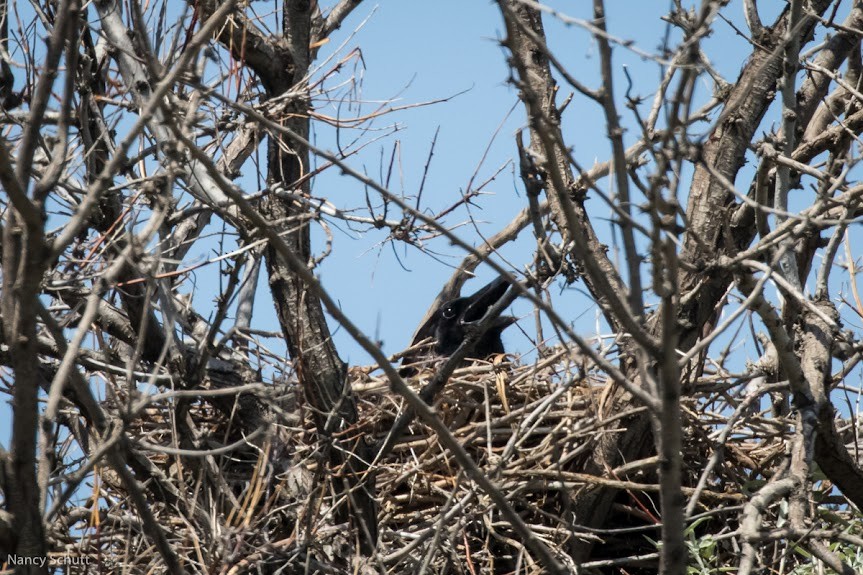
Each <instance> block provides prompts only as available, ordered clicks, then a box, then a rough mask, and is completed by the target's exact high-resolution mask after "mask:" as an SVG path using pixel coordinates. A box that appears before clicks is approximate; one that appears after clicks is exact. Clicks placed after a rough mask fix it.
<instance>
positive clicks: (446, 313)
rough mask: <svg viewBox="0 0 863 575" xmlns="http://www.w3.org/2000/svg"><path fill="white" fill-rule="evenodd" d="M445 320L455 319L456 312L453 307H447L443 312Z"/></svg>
mask: <svg viewBox="0 0 863 575" xmlns="http://www.w3.org/2000/svg"><path fill="white" fill-rule="evenodd" d="M443 317H444V319H452V318H454V317H455V310H454V309H453V308H451V307H446V308H444V310H443Z"/></svg>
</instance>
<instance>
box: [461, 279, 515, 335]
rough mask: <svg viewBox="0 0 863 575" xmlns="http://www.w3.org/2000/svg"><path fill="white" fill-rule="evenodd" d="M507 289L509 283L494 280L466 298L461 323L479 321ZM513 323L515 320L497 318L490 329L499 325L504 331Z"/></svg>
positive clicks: (502, 280) (503, 280)
mask: <svg viewBox="0 0 863 575" xmlns="http://www.w3.org/2000/svg"><path fill="white" fill-rule="evenodd" d="M508 289H509V283H508V282H507V281H506V280H505V279H503V278H496V279H495V280H494V281H492V282H491V283H489V284H488V285H486V286H485V287H483V288H482V289H480V290H479V291H478V292H476V293H475V294H473V295H471V296H468V297H467V300H468V306H467V308H466V309H465V312H464V315H463V316H462V318H461V323H475V322H478V321H480V320H481V319H482V318H484V317H485V314H486V313H488V310H489V309H490V308H491V307H492V306H493V305H494V304H496V303H497V302H498V301H500V299H501V298H502V297H503V295H504V294H505V293H506V291H507V290H508ZM502 320H504V321H503V323H500V322H501V321H502ZM514 321H515V318H512V317H499V318H497V319H496V320H495V321H494V323H493V325H492V327H498V324H500V326H499V327H500V329H504V328H506V327H508V326H510V325H512V323H513V322H514Z"/></svg>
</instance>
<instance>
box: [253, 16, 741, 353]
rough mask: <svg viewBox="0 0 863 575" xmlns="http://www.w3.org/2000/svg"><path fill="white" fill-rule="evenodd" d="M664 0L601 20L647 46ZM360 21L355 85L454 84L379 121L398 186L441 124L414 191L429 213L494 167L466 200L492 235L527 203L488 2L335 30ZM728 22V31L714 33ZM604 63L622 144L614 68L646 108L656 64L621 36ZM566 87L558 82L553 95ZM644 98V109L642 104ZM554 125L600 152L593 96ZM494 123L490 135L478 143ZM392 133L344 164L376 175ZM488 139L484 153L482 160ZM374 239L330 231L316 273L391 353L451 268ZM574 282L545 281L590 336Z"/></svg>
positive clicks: (353, 186)
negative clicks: (395, 144) (389, 126)
mask: <svg viewBox="0 0 863 575" xmlns="http://www.w3.org/2000/svg"><path fill="white" fill-rule="evenodd" d="M558 4H561V3H558ZM564 4H566V6H567V8H565V9H566V10H570V9H572V10H575V12H568V14H569V15H571V16H575V17H579V18H585V19H589V18H590V5H591V3H589V2H581V3H576V4H577V5H576V6H575V7H573V6H572V4H573V3H564ZM668 4H669V3H668V2H665V1H656V2H630V1H612V2H608V22H609V31H610V33H611V34H613V35H616V36H619V37H621V38H625V39H629V40H634V41H635V47H637V48H638V49H639V50H640V51H642V52H648V53H657V52H658V50H659V43H660V42H661V39H662V35H663V31H664V29H665V28H664V27H665V24H664V22H662V21H661V20H660V16H661V15H662V14H663V13H665V11H666V10H667V8H668ZM561 5H563V4H561ZM366 18H368V20H367V22H366V24H365V25H364V26H363V27H362V28H361V29H360V30H359V31H358V33H357V35H356V37H355V39H354V42H353V43H354V44H356V45H357V46H359V47H360V48H361V50H362V54H363V60H364V62H365V65H366V69H365V71H364V76H363V95H364V96H365V97H366V98H367V99H369V100H380V99H388V98H392V97H395V96H398V98H399V103H401V104H409V103H418V102H424V101H429V100H435V99H439V98H447V97H450V96H452V95H454V94H459V95H458V96H456V97H454V98H452V99H451V100H449V101H447V102H444V103H440V104H435V105H432V106H428V107H421V108H416V109H413V110H408V111H403V112H399V113H397V114H395V115H393V116H390V117H389V118H385V119H384V120H385V121H386V120H389V121H391V122H392V121H395V122H398V123H399V124H400V125H401V126H402V128H403V129H402V130H401V131H400V132H399V133H397V134H396V135H395V136H394V138H397V139H398V140H399V141H400V143H401V158H402V162H403V166H404V191H405V193H407V194H416V192H417V189H418V188H419V185H420V181H421V179H422V176H423V169H424V165H425V163H426V161H427V156H428V152H429V148H430V146H431V143H432V140H433V138H434V134H435V132H436V131H437V130H439V135H438V137H437V142H436V147H435V151H434V157H433V159H432V164H431V167H430V169H429V174H428V176H427V179H426V184H425V191H424V193H423V199H424V201H423V204H424V206H425V207H427V208H431V209H432V210H434V209H436V208H437V209H440V208H442V207H444V206H447V205H450V204H452V203H453V202H455V201H456V200H457V199H458V198H459V195H460V193H461V192H462V191H463V190H464V189H466V187H467V185H468V183H469V182H470V180H471V178H472V176H473V175H474V173H475V172H477V170H478V176H477V178H476V180H477V181H484V180H485V179H486V178H488V177H490V176H491V175H492V174H493V173H494V172H495V171H497V170H498V169H499V168H500V167H501V166H505V168H504V170H503V171H501V172H500V173H499V174H498V175H497V177H496V178H495V180H494V181H493V182H492V183H491V184H490V185H488V186H487V187H486V190H487V191H488V192H489V193H490V194H493V195H489V196H485V197H483V198H480V199H479V200H478V201H477V202H476V203H477V205H478V209H475V210H474V211H473V214H474V215H475V217H477V218H478V219H481V220H485V221H487V222H488V224H486V225H484V226H482V227H481V228H480V230H481V231H482V232H483V233H486V234H491V233H493V232H494V231H496V230H497V229H499V228H500V227H501V226H502V225H504V224H505V223H506V222H509V221H510V220H511V219H512V217H514V216H515V214H517V213H518V211H519V210H521V209H522V208H523V207H524V206H525V205H526V198H525V197H524V195H523V190H522V186H521V183H520V181H519V180H518V174H517V166H515V165H514V164H513V163H512V161H513V158H514V156H515V155H516V148H515V144H514V134H515V133H516V131H517V130H518V129H520V128H522V127H524V121H525V120H524V112H523V108H522V106H521V105H520V104H518V102H517V93H516V90H515V88H514V87H513V86H512V85H510V84H509V83H508V82H507V79H508V77H509V70H508V68H507V65H506V58H507V55H508V54H507V53H506V51H505V50H504V49H503V48H502V47H501V46H500V44H499V39H500V38H501V37H502V36H503V34H504V31H503V27H502V21H501V17H500V14H499V12H498V9H497V7H496V5H495V4H494V3H491V2H456V1H444V2H436V3H423V2H384V3H381V4H377V5H374V4H364V5H361V7H360V8H359V9H358V10H357V11H356V12H355V13H354V14H353V16H352V17H351V19H350V20H348V21H347V22H346V24H345V26H344V27H343V30H342V31H340V35H341V34H347V33H350V32H352V31H353V30H354V28H355V27H356V26H357V25H358V23H360V22H362V21H363V20H365V19H366ZM545 22H546V31H547V34H548V36H549V44H550V45H551V46H553V47H554V48H555V49H556V51H557V54H558V56H559V57H561V58H562V60H563V61H564V62H565V63H566V66H567V68H568V69H569V70H570V72H571V73H573V74H574V75H576V76H577V77H578V78H579V79H580V80H581V81H583V82H584V83H586V84H588V85H589V86H593V87H596V86H598V83H599V75H598V66H599V58H598V55H597V52H596V46H595V44H594V42H593V40H592V38H591V36H590V35H589V34H588V32H586V31H585V30H583V29H581V28H578V27H574V26H570V27H567V26H564V25H562V24H560V22H558V21H557V20H555V19H554V18H546V20H545ZM717 26H718V28H719V29H722V28H723V27H725V28H728V27H727V25H726V24H724V23H721V22H720V23H719V24H717ZM728 31H730V29H726V30H725V32H728ZM723 36H724V38H723V40H722V41H723V42H728V38H727V35H726V34H723ZM340 42H341V40H340V39H338V38H333V41H332V42H331V43H330V46H337V45H339V44H340ZM711 43H715V42H713V41H712V40H708V47H709V45H710V44H711ZM672 45H673V43H672ZM745 48H746V46H745V45H744V43H743V42H742V41H741V42H731V43H728V45H727V47H726V46H723V47H722V50H720V51H719V54H718V56H719V58H718V60H717V61H716V62H715V64H716V66H717V67H718V68H719V69H720V71H721V72H722V73H724V74H725V75H726V77H727V78H728V79H729V80H730V81H733V79H734V78H735V76H736V73H737V72H738V70H739V67H740V65H741V63H742V62H743V60H744V58H745V57H746V54H747V52H746V51H745ZM709 53H711V54H713V53H714V52H713V51H709ZM614 63H615V70H616V78H615V81H616V86H615V92H616V97H617V98H616V99H617V101H618V103H619V105H620V112H621V114H622V116H623V122H624V125H625V126H628V127H629V128H630V131H629V132H628V133H627V140H628V141H629V142H632V141H634V139H635V138H636V137H637V136H638V133H637V132H636V131H634V130H633V127H634V123H633V116H632V114H631V113H629V112H628V111H627V110H626V109H625V107H624V103H625V98H624V94H625V92H626V87H627V86H626V83H625V77H624V74H623V66H626V67H627V69H628V70H629V72H630V76H631V77H632V79H633V87H632V94H633V95H640V96H643V97H645V98H647V101H646V104H645V106H649V103H650V99H651V98H652V96H653V90H655V87H656V86H657V84H658V79H659V77H660V74H661V70H660V66H659V65H658V64H656V63H655V62H652V61H649V60H647V59H645V58H644V57H642V56H641V55H639V54H638V53H636V52H635V51H632V50H628V49H625V48H622V47H620V46H618V47H615V48H614ZM710 91H711V86H710V85H708V83H707V82H705V83H704V84H703V89H702V91H701V92H702V93H701V94H700V98H701V99H702V100H704V99H706V98H708V97H709V96H710ZM570 92H571V90H570V89H568V88H567V87H566V86H565V85H562V86H561V91H560V98H559V101H562V100H563V99H564V98H565V97H566V96H567V95H569V93H570ZM513 107H514V109H513ZM646 109H647V108H645V107H644V106H642V113H645V110H646ZM564 122H565V126H566V137H568V139H569V143H570V144H571V145H572V146H574V154H575V157H576V159H577V160H578V161H579V162H580V163H581V165H582V166H584V167H590V166H592V165H593V164H594V162H597V161H604V160H606V159H608V158H609V157H610V145H609V143H608V141H607V139H606V137H605V134H606V130H605V121H604V117H603V115H602V111H601V110H600V109H599V107H598V106H597V105H596V104H595V103H593V102H589V101H587V100H586V99H584V98H583V97H581V96H580V95H577V94H576V95H575V97H574V99H573V102H572V104H571V105H570V108H569V109H568V111H567V113H566V114H565V116H564ZM331 132H332V130H328V129H326V128H319V129H318V131H317V134H318V142H319V143H321V144H323V145H326V141H327V137H328V136H329V137H332V133H331ZM496 132H497V136H496V138H495V140H494V141H493V142H492V143H491V146H490V147H489V142H490V141H491V139H492V137H493V135H494V134H495V133H496ZM392 141H393V139H390V140H388V141H386V142H384V143H382V144H380V145H378V146H372V147H371V148H370V149H368V150H367V152H368V153H366V154H365V155H364V156H363V159H362V160H361V161H358V160H357V159H355V158H352V159H351V160H350V162H351V163H352V165H354V166H360V165H361V166H363V167H365V168H366V169H367V170H368V171H369V173H371V174H374V175H376V174H378V172H379V164H380V157H381V154H382V155H383V156H384V157H386V158H388V157H389V152H390V150H391V146H392ZM487 147H489V149H488V153H487V156H486V157H485V160H484V162H483V163H482V165H481V166H480V162H481V160H482V159H483V156H484V154H486V148H487ZM382 148H383V149H384V151H383V153H382V152H381V149H382ZM478 166H479V168H478ZM607 185H608V183H607V181H605V182H602V183H600V187H602V188H604V187H606V186H607ZM393 187H394V188H395V189H396V190H399V188H398V187H396V186H393ZM313 193H315V194H316V195H326V196H328V197H329V198H330V200H331V201H333V202H335V203H337V204H340V202H344V203H343V204H340V205H346V206H349V205H356V202H357V196H359V197H360V198H361V197H362V194H363V190H362V188H361V186H360V185H359V184H357V183H356V182H354V181H352V180H351V179H349V178H347V177H342V176H339V175H338V174H337V173H336V172H335V171H334V170H333V171H331V172H329V173H327V174H325V175H323V176H321V177H319V178H318V179H317V181H316V182H315V184H314V192H313ZM590 209H591V216H592V217H593V218H594V223H595V225H596V227H597V229H598V231H599V233H600V235H601V237H602V238H603V240H604V241H606V242H607V243H608V244H609V245H613V243H614V242H613V238H612V237H611V235H610V233H609V225H608V223H607V221H606V218H607V216H608V210H607V208H606V207H605V206H604V205H603V204H601V203H600V202H598V201H594V202H592V203H591V206H590ZM465 216H466V212H464V211H463V210H462V211H459V212H458V213H457V215H456V216H455V217H451V218H450V219H448V222H449V223H456V222H459V221H462V220H463V219H465ZM459 233H460V235H461V236H462V237H464V238H467V239H470V240H471V241H472V242H473V243H474V244H476V243H478V242H479V241H481V240H480V239H479V236H478V235H477V234H476V233H475V232H474V231H473V230H472V229H470V228H468V227H464V228H461V230H460V232H459ZM384 237H385V233H384V232H378V231H371V232H369V233H368V234H367V235H366V237H364V238H362V239H360V240H356V239H351V238H349V237H348V236H346V235H344V234H340V233H338V232H336V233H335V243H334V249H333V255H332V256H330V257H329V258H328V259H327V260H326V262H325V263H324V265H323V266H322V267H321V270H320V273H321V275H322V279H323V280H324V284H325V286H326V287H327V289H329V290H330V291H331V292H332V293H333V294H334V295H336V296H337V297H338V299H339V301H340V302H341V303H342V305H343V307H344V308H345V309H346V310H348V311H349V312H350V314H351V317H352V318H353V319H354V321H356V322H357V323H358V324H359V325H360V326H361V327H362V328H363V329H364V330H365V331H366V332H367V333H368V334H370V335H373V336H376V337H378V338H380V339H382V340H383V341H384V346H385V351H386V352H387V353H393V352H395V351H398V350H400V349H402V348H403V347H405V346H406V345H407V344H408V343H409V340H410V336H411V334H412V333H413V330H414V329H415V327H416V326H417V323H418V322H419V320H420V319H421V317H422V315H423V313H424V312H425V310H426V309H427V307H428V305H429V304H430V302H431V301H432V300H433V298H434V297H435V295H436V294H437V292H438V290H439V288H440V287H441V286H442V284H443V283H444V282H445V281H446V280H447V279H448V278H449V275H450V273H451V270H450V269H449V268H448V267H447V266H446V265H444V264H442V263H439V262H437V261H435V260H434V259H432V258H430V257H428V256H427V255H425V254H422V253H420V252H419V251H418V250H416V249H413V248H407V249H406V248H405V247H404V245H403V244H398V245H397V246H396V249H397V251H398V253H399V256H400V259H401V261H402V263H403V264H404V266H405V267H406V268H407V269H408V270H410V271H409V272H406V271H405V270H404V269H402V267H401V266H400V264H399V262H398V261H397V259H396V257H394V255H393V252H392V249H391V247H390V246H386V247H384V248H383V249H382V250H378V249H375V247H374V246H375V245H376V243H377V242H379V241H381V240H382V239H383V238H384ZM431 247H433V248H434V249H435V250H436V251H438V252H443V253H447V254H451V259H449V260H448V262H449V263H450V264H451V265H457V264H458V263H459V262H460V260H461V257H462V254H461V253H460V252H459V251H458V250H456V249H453V248H451V247H449V246H448V245H447V244H446V241H445V240H438V241H437V242H436V243H433V244H432V245H431ZM533 248H534V242H533V238H532V235H531V234H530V232H529V231H526V232H524V233H523V237H520V238H519V240H518V241H517V242H516V244H515V245H512V246H508V247H507V248H506V249H505V250H504V253H505V255H506V256H507V258H508V260H509V261H510V262H511V263H512V264H513V265H514V266H516V267H517V269H521V268H522V267H523V266H524V265H526V264H527V263H529V262H530V253H531V251H532V250H533ZM490 274H491V272H490V271H489V270H484V269H482V268H480V269H479V270H478V275H479V278H480V279H479V280H474V281H472V282H470V283H468V284H467V286H466V287H465V290H471V291H472V290H473V289H475V288H476V287H478V286H479V285H481V284H482V282H484V281H486V280H487V279H488V278H489V277H491V275H490ZM572 288H575V289H572ZM572 288H571V289H568V290H566V292H565V293H564V294H559V291H558V290H553V296H554V298H555V302H556V304H558V305H560V306H562V307H563V308H564V309H565V310H566V313H565V314H564V316H565V317H569V318H571V319H572V320H573V321H574V322H575V323H576V327H577V331H579V332H580V333H584V334H592V333H596V331H597V325H598V323H599V324H601V322H598V321H597V314H596V310H595V306H594V305H593V303H592V302H591V301H590V300H589V299H588V298H587V297H585V295H584V293H583V288H582V287H581V285H580V284H577V285H575V286H572ZM259 311H260V312H261V313H267V312H268V310H266V311H265V310H259ZM530 311H531V310H530V307H529V306H526V305H523V304H519V303H516V304H515V305H514V307H513V312H514V313H515V315H525V314H529V313H530ZM532 321H533V320H532V318H527V319H526V321H525V322H523V323H524V324H525V328H526V329H530V325H531V324H532ZM335 338H336V341H337V344H338V348H339V350H340V353H341V354H342V356H343V358H344V359H346V360H348V361H349V362H350V363H366V362H368V361H369V360H368V358H367V356H366V355H365V354H364V352H362V350H360V349H359V348H358V346H357V345H356V344H355V343H354V342H353V341H352V340H350V338H349V337H348V336H347V335H346V334H345V333H344V332H336V335H335ZM505 339H506V340H507V343H508V349H513V350H515V351H520V352H529V350H530V347H531V344H530V342H529V341H528V340H527V339H526V338H525V337H523V336H521V335H520V334H519V333H518V330H517V328H512V329H510V330H508V332H507V334H506V338H505Z"/></svg>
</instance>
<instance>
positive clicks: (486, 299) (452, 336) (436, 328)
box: [400, 278, 515, 375]
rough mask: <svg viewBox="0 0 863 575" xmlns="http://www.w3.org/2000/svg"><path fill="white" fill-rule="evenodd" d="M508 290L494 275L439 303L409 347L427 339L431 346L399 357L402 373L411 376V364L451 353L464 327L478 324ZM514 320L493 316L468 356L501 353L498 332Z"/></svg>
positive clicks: (466, 328)
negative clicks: (478, 286) (471, 291)
mask: <svg viewBox="0 0 863 575" xmlns="http://www.w3.org/2000/svg"><path fill="white" fill-rule="evenodd" d="M507 289H509V284H508V283H507V282H506V281H505V280H503V279H501V278H497V279H495V280H494V281H492V282H491V283H489V284H488V285H486V286H484V287H483V288H482V289H480V290H479V291H477V292H476V293H474V294H472V295H469V296H467V297H460V298H457V299H454V300H451V301H448V302H446V303H445V304H443V305H442V306H440V307H439V308H438V309H437V310H436V311H435V312H434V314H432V316H431V317H430V318H429V319H428V320H427V321H426V323H425V324H423V326H422V327H421V328H420V329H419V330H418V331H417V334H416V336H414V340H413V343H412V344H411V347H413V346H415V345H417V344H419V343H421V342H423V341H425V340H427V339H429V338H431V340H432V344H431V349H421V350H417V351H414V352H412V353H410V354H408V355H406V356H405V357H404V358H403V359H402V368H401V370H400V373H401V374H402V375H413V374H414V373H415V372H416V370H415V369H414V368H412V367H411V365H413V364H417V363H419V362H422V361H423V360H427V359H432V358H435V357H438V358H445V357H449V356H450V355H452V354H453V353H454V352H455V350H457V349H458V348H459V346H460V345H461V344H462V342H464V340H465V337H467V334H468V330H469V329H471V327H472V326H474V325H476V324H478V323H479V322H480V321H481V320H482V319H483V318H484V317H485V316H486V314H487V313H488V310H489V309H490V308H491V307H492V306H493V305H494V304H496V303H497V302H498V301H500V299H501V298H502V297H503V295H504V294H505V293H506V291H507ZM514 322H515V318H514V317H510V316H501V317H498V318H495V319H494V321H492V323H491V325H490V326H489V327H488V329H486V331H485V332H484V333H483V334H481V335H480V337H479V339H478V340H477V342H476V344H475V345H474V346H473V349H472V350H471V351H470V352H469V353H468V357H469V358H474V359H485V358H487V357H489V356H491V355H494V354H497V353H504V348H503V341H502V340H501V334H502V333H503V330H504V329H506V328H507V327H509V326H510V325H512V324H513V323H514Z"/></svg>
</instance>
